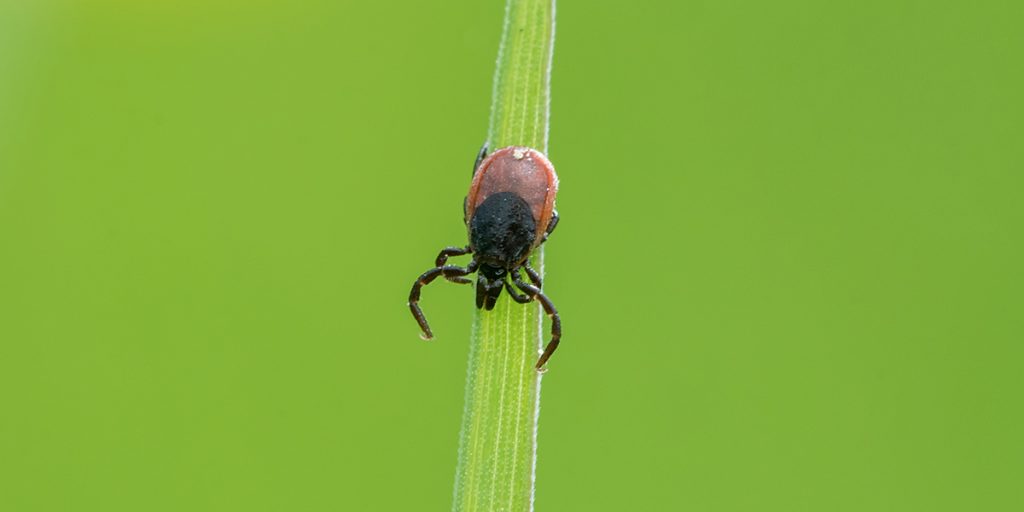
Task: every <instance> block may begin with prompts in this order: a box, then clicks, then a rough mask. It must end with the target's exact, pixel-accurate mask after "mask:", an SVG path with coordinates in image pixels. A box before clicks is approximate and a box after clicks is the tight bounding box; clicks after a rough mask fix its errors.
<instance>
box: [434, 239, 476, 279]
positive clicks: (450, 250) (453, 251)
mask: <svg viewBox="0 0 1024 512" xmlns="http://www.w3.org/2000/svg"><path fill="white" fill-rule="evenodd" d="M471 252H473V250H472V249H470V248H469V246H468V245H467V246H465V247H445V248H444V249H441V252H440V253H439V254H438V255H437V259H436V260H434V265H435V266H438V267H443V266H444V265H445V263H448V257H450V256H462V255H464V254H469V253H471ZM444 277H445V279H447V280H449V281H451V282H453V283H459V284H469V283H471V282H472V281H470V280H469V279H466V278H465V277H458V276H452V277H449V276H444Z"/></svg>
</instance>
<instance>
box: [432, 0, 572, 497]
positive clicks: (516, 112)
mask: <svg viewBox="0 0 1024 512" xmlns="http://www.w3.org/2000/svg"><path fill="white" fill-rule="evenodd" d="M554 35H555V1H554V0H508V2H507V4H506V7H505V24H504V29H503V31H502V37H501V47H500V48H499V50H498V62H497V70H496V72H495V74H494V93H493V103H492V105H491V121H490V129H489V133H488V141H489V143H490V147H491V149H497V148H501V147H505V146H512V145H521V146H530V147H533V148H536V149H539V150H541V151H542V152H544V153H547V149H548V148H547V137H548V112H549V108H548V106H549V99H550V81H551V54H552V50H553V48H554ZM543 259H544V256H543V247H541V248H539V249H538V250H537V251H536V252H535V253H534V255H533V258H532V261H533V267H534V268H535V269H537V270H538V271H539V272H541V273H542V274H543V271H544V268H543ZM542 319H543V315H542V311H541V308H540V306H539V305H538V304H537V303H531V304H526V305H522V304H516V303H514V302H513V301H512V300H510V299H509V298H508V297H504V298H502V300H499V301H498V304H497V306H496V307H495V308H494V310H492V311H482V310H478V312H477V314H476V318H475V319H474V322H473V332H472V339H471V342H470V351H469V370H468V374H467V377H466V406H465V411H464V412H463V418H462V431H461V434H460V437H459V462H458V467H457V468H456V473H455V498H454V505H453V507H452V508H453V510H455V511H459V512H477V511H492V510H503V511H528V510H532V509H533V490H534V469H535V464H536V452H537V450H536V447H537V420H538V414H539V412H540V383H541V375H540V374H539V373H538V372H537V371H536V370H535V369H534V367H533V365H534V364H535V363H536V361H537V356H538V354H539V349H540V348H541V345H542V343H545V342H546V339H547V337H546V335H545V334H544V333H543V332H542V330H541V329H542V327H543V322H542Z"/></svg>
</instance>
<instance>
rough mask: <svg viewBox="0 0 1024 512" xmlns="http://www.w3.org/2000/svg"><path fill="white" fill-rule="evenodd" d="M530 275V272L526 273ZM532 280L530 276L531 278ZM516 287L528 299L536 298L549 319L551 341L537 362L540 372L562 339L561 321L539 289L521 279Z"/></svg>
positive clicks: (553, 306) (549, 300)
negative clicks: (524, 293)
mask: <svg viewBox="0 0 1024 512" xmlns="http://www.w3.org/2000/svg"><path fill="white" fill-rule="evenodd" d="M527 273H530V271H527ZM531 279H532V276H531ZM515 281H516V286H518V287H519V289H520V290H522V291H524V292H526V294H527V295H528V296H530V298H536V299H537V300H538V301H540V305H541V306H543V307H544V312H545V313H547V314H548V316H549V317H550V318H551V341H549V342H548V346H547V347H545V348H544V353H543V354H541V356H540V359H538V360H537V365H536V368H537V369H538V370H540V369H541V368H542V367H543V366H544V363H546V362H548V359H550V358H551V354H554V353H555V349H557V348H558V342H559V341H561V339H562V319H561V317H559V316H558V310H557V309H555V305H554V304H553V303H552V302H551V299H549V298H548V297H547V295H544V293H543V292H541V291H540V288H538V287H536V286H534V285H532V284H527V283H524V282H523V280H522V278H516V279H515Z"/></svg>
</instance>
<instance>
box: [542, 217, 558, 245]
mask: <svg viewBox="0 0 1024 512" xmlns="http://www.w3.org/2000/svg"><path fill="white" fill-rule="evenodd" d="M557 225H558V210H551V220H549V221H548V227H547V229H545V230H544V240H547V239H548V237H549V236H551V232H553V231H554V230H555V226H557Z"/></svg>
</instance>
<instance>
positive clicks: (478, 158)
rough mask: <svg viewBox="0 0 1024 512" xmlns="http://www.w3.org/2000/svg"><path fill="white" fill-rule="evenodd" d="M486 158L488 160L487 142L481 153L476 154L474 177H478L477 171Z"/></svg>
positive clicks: (481, 147) (481, 148)
mask: <svg viewBox="0 0 1024 512" xmlns="http://www.w3.org/2000/svg"><path fill="white" fill-rule="evenodd" d="M484 158H487V142H484V145H483V146H480V152H479V153H477V154H476V163H474V164H473V176H476V170H477V169H479V168H480V162H483V161H484Z"/></svg>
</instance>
